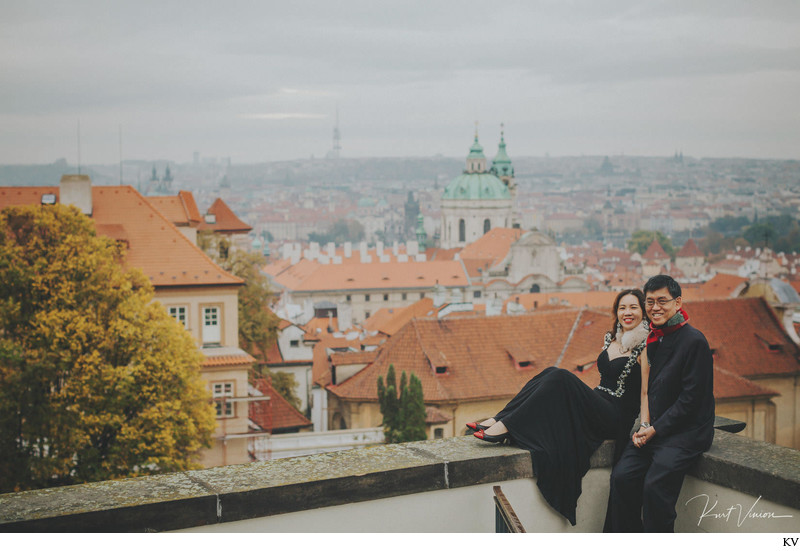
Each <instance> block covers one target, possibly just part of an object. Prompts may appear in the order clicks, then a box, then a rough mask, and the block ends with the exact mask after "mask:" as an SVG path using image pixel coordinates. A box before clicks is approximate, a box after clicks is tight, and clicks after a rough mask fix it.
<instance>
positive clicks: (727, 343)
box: [684, 298, 800, 377]
mask: <svg viewBox="0 0 800 551" xmlns="http://www.w3.org/2000/svg"><path fill="white" fill-rule="evenodd" d="M684 309H685V310H686V312H687V313H688V314H689V323H691V324H692V325H694V326H695V327H697V328H698V329H699V330H700V331H702V332H703V334H704V335H705V336H706V339H707V340H708V344H709V346H711V348H712V350H714V351H715V354H714V365H716V366H718V367H721V368H722V369H725V370H727V371H729V372H731V373H733V374H735V375H739V376H742V377H751V376H759V375H781V374H797V373H800V361H799V360H798V357H800V349H798V347H797V345H796V344H795V343H794V342H793V341H792V340H791V339H790V338H789V336H788V335H787V334H786V332H785V331H784V329H783V326H782V325H781V323H780V322H779V321H778V319H777V318H776V317H775V314H774V313H773V311H772V309H771V308H770V307H769V305H768V304H767V303H766V301H765V300H764V299H763V298H734V299H727V300H707V301H702V302H689V301H686V302H684ZM771 348H772V349H771Z"/></svg>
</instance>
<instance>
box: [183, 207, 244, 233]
mask: <svg viewBox="0 0 800 551" xmlns="http://www.w3.org/2000/svg"><path fill="white" fill-rule="evenodd" d="M208 214H213V215H214V216H215V217H216V221H215V222H214V223H213V224H209V223H208V222H206V221H205V220H203V221H202V222H201V223H200V225H199V226H198V227H197V229H198V230H211V231H215V232H221V233H248V232H250V231H251V230H252V229H253V228H252V227H250V226H248V225H247V224H245V223H244V222H242V221H241V220H240V219H239V217H238V216H236V214H234V212H233V211H232V210H231V208H230V207H229V206H228V205H226V204H225V201H223V200H222V199H217V200H216V201H214V203H213V204H212V205H211V206H210V207H208Z"/></svg>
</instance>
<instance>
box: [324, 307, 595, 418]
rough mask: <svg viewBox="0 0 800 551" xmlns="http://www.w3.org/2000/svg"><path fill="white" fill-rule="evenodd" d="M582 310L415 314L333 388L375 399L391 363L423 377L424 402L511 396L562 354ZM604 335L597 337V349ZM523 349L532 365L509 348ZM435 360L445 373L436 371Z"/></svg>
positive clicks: (347, 396)
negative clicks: (520, 364) (522, 365)
mask: <svg viewBox="0 0 800 551" xmlns="http://www.w3.org/2000/svg"><path fill="white" fill-rule="evenodd" d="M577 314H578V310H576V309H571V310H560V311H550V312H542V313H533V314H525V315H519V316H497V317H484V316H481V317H478V316H475V317H457V318H452V319H449V318H445V319H441V320H435V319H424V320H421V319H415V320H412V321H410V322H409V323H407V324H406V325H405V326H403V328H402V329H401V330H400V331H398V332H397V333H396V334H395V335H394V336H392V337H391V338H390V339H389V340H388V341H387V342H386V344H384V345H383V346H382V347H381V349H380V352H379V354H378V356H377V357H376V359H375V361H374V362H373V363H372V364H371V365H369V366H367V367H365V368H364V369H363V370H361V371H360V372H359V373H357V374H355V375H353V376H352V377H351V378H350V379H348V380H347V381H345V382H343V383H342V384H339V385H336V386H332V385H331V386H328V388H329V390H330V391H331V392H332V393H333V394H335V395H337V396H339V397H341V398H343V399H347V400H370V401H375V400H377V378H378V376H379V375H383V376H384V377H385V376H386V373H387V371H388V368H389V365H390V364H393V365H394V368H395V370H396V371H397V372H398V373H400V372H402V371H406V372H408V373H409V374H411V373H414V374H415V375H416V376H417V377H419V379H420V381H422V388H423V394H424V396H425V401H426V403H437V402H438V403H444V402H451V401H455V400H459V401H464V400H483V399H488V398H506V397H510V396H513V395H514V394H516V392H517V391H518V390H519V388H520V387H521V386H522V385H523V384H524V383H525V382H526V381H527V380H528V379H530V378H531V377H532V376H533V375H534V374H535V373H536V372H538V371H541V370H542V369H544V368H546V367H547V366H549V365H553V364H554V363H555V362H556V360H558V358H559V356H560V355H561V349H562V348H563V343H565V342H566V340H567V336H568V335H569V333H570V331H571V329H572V326H573V325H574V323H575V319H576V317H577ZM601 345H602V340H600V342H598V343H595V357H596V353H597V351H598V350H599V348H600V346H601ZM520 348H522V349H525V351H526V353H527V354H528V355H530V356H531V357H534V358H536V361H535V362H534V364H533V366H532V367H531V368H527V369H517V368H516V367H515V365H514V360H513V359H512V357H511V355H510V354H509V350H512V349H513V350H515V351H518V350H519V349H520ZM436 366H447V373H445V374H436V373H435V372H434V368H435V367H436Z"/></svg>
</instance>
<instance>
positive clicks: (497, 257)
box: [458, 228, 523, 277]
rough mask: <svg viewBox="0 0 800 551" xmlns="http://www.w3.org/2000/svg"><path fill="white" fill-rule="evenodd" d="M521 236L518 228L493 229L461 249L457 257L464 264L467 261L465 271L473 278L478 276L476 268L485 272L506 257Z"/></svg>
mask: <svg viewBox="0 0 800 551" xmlns="http://www.w3.org/2000/svg"><path fill="white" fill-rule="evenodd" d="M522 234H523V231H522V230H521V229H519V228H516V229H512V228H493V229H491V230H489V231H488V232H487V233H485V234H484V235H482V236H481V237H480V238H478V239H477V240H476V241H473V242H472V243H470V244H469V245H467V246H466V247H464V248H463V249H461V252H459V253H458V254H459V257H460V258H461V259H462V260H464V263H465V264H467V261H469V266H468V267H467V269H468V270H469V272H470V276H472V277H475V276H477V275H479V274H478V272H477V268H479V267H480V268H481V269H483V270H484V271H485V270H486V268H487V267H488V268H491V267H492V266H494V265H495V264H497V263H498V262H500V261H501V260H503V259H504V258H505V257H506V256H508V253H509V251H510V250H511V245H512V244H513V243H514V242H515V241H517V240H518V239H519V238H520V236H521V235H522Z"/></svg>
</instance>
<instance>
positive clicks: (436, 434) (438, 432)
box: [433, 429, 444, 438]
mask: <svg viewBox="0 0 800 551" xmlns="http://www.w3.org/2000/svg"><path fill="white" fill-rule="evenodd" d="M433 437H434V438H444V429H433Z"/></svg>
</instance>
